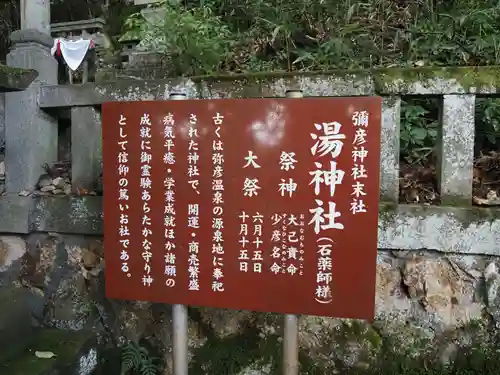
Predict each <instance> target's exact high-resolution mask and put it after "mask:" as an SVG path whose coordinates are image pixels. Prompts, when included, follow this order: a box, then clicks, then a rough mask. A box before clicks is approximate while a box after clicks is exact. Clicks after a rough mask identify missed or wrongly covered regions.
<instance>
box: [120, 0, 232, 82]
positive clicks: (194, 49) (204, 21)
mask: <svg viewBox="0 0 500 375" xmlns="http://www.w3.org/2000/svg"><path fill="white" fill-rule="evenodd" d="M125 26H126V30H127V32H126V33H125V34H124V36H123V37H122V40H123V39H127V38H128V39H130V38H137V36H138V35H140V36H141V42H140V44H139V48H144V49H147V50H149V51H154V52H156V53H159V54H162V55H164V56H165V58H167V59H168V61H169V62H170V64H171V65H172V67H173V68H174V69H175V72H176V74H178V75H197V74H205V73H211V72H215V71H218V70H220V67H221V66H222V64H223V63H224V62H225V58H226V57H227V56H228V53H229V51H230V46H231V33H230V31H229V28H228V27H227V25H225V24H224V23H223V22H222V21H221V18H220V17H219V16H217V15H215V14H214V12H213V10H212V9H211V8H210V7H206V6H202V7H195V8H187V7H185V6H184V5H182V4H180V3H177V2H173V1H163V2H161V6H160V7H159V8H158V10H157V12H156V13H155V14H153V15H151V16H149V17H148V18H147V19H145V18H144V16H143V15H142V14H140V13H135V14H133V15H132V16H130V17H129V19H128V20H127V22H126V24H125Z"/></svg>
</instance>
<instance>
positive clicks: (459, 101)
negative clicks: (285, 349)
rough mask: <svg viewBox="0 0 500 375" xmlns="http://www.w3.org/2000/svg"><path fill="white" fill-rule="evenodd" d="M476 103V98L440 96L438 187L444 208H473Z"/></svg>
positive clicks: (468, 95) (468, 96) (465, 95)
mask: <svg viewBox="0 0 500 375" xmlns="http://www.w3.org/2000/svg"><path fill="white" fill-rule="evenodd" d="M475 103H476V96H475V95H470V94H464V95H443V109H442V114H441V117H442V126H443V127H442V134H441V142H442V147H441V155H440V158H439V159H440V162H439V167H440V168H439V172H440V173H439V177H440V178H439V183H440V187H441V203H442V204H445V205H466V206H467V205H471V204H472V174H473V168H474V167H473V164H474V136H475V129H474V111H475Z"/></svg>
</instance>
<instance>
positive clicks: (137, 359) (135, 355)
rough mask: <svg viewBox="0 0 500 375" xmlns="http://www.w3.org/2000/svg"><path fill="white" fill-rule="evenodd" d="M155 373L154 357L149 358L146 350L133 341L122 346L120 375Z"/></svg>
mask: <svg viewBox="0 0 500 375" xmlns="http://www.w3.org/2000/svg"><path fill="white" fill-rule="evenodd" d="M130 371H132V373H133V374H134V375H135V374H137V375H156V374H157V373H158V371H157V366H156V365H155V363H154V358H151V357H150V355H149V352H148V350H147V349H146V348H145V347H143V346H140V345H139V344H136V343H134V342H129V343H127V344H126V345H125V346H124V347H123V348H122V375H126V374H130Z"/></svg>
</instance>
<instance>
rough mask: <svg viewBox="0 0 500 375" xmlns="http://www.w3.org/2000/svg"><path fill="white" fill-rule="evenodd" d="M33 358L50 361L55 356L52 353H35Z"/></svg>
mask: <svg viewBox="0 0 500 375" xmlns="http://www.w3.org/2000/svg"><path fill="white" fill-rule="evenodd" d="M35 356H36V357H37V358H45V359H50V358H53V357H55V356H56V355H55V354H54V353H52V352H38V351H37V352H35Z"/></svg>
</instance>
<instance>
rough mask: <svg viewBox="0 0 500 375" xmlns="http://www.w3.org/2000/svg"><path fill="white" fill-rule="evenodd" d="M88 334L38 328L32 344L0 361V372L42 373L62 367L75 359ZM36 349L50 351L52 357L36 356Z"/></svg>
mask: <svg viewBox="0 0 500 375" xmlns="http://www.w3.org/2000/svg"><path fill="white" fill-rule="evenodd" d="M88 338H89V335H87V334H85V333H75V332H66V331H59V330H55V329H40V330H39V331H37V332H36V334H35V335H34V336H33V338H32V344H31V345H30V346H29V347H28V348H27V349H26V350H25V351H23V352H21V353H18V355H17V356H16V357H14V358H12V359H11V360H9V361H7V362H5V363H4V362H3V361H0V373H1V374H9V375H44V374H46V373H49V370H51V369H55V368H60V367H64V366H66V365H69V364H71V363H72V362H74V360H75V359H76V355H77V353H78V351H79V350H80V348H81V347H82V345H83V344H84V343H85V341H87V339H88ZM36 351H41V352H45V351H50V352H53V353H54V354H55V355H56V356H55V357H53V358H49V359H47V358H38V357H36V355H35V352H36Z"/></svg>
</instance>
